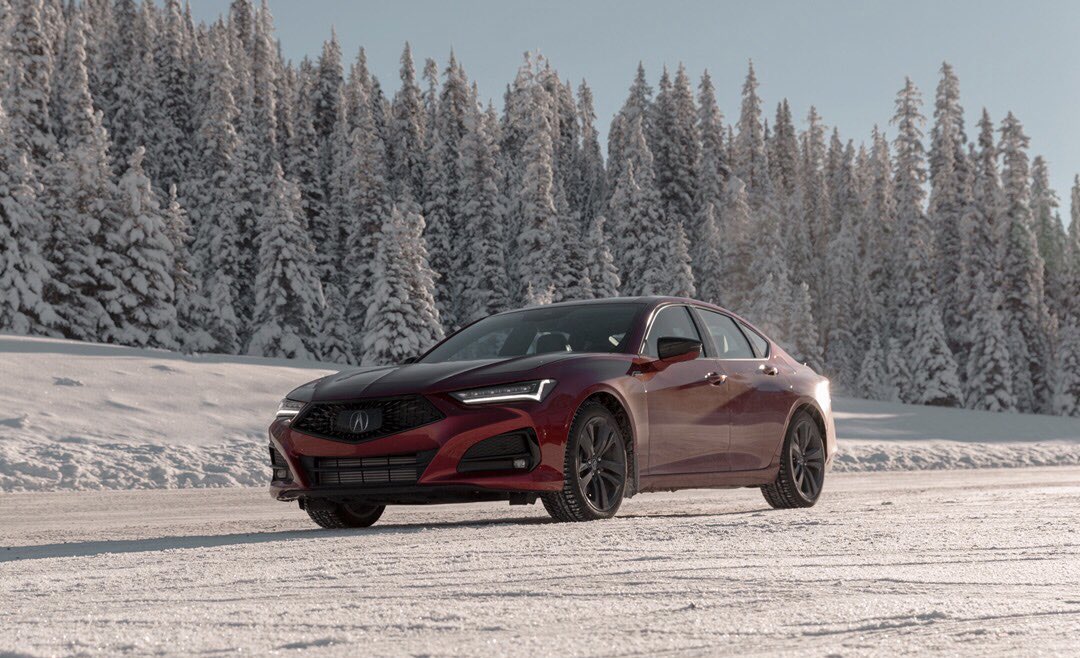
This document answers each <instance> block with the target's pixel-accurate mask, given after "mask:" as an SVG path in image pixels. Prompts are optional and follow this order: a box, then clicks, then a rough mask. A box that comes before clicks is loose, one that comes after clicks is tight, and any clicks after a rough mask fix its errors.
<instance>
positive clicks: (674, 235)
mask: <svg viewBox="0 0 1080 658" xmlns="http://www.w3.org/2000/svg"><path fill="white" fill-rule="evenodd" d="M668 231H669V233H670V239H669V241H668V245H669V246H668V249H669V253H670V256H669V259H670V260H669V261H668V263H669V264H668V268H669V271H670V272H671V283H670V284H669V287H668V290H669V292H668V293H667V294H669V295H674V296H676V297H693V296H694V294H695V292H696V291H697V289H696V287H695V286H694V271H693V269H692V268H691V267H690V245H689V244H688V243H687V240H686V231H684V230H683V227H682V224H679V223H678V222H674V221H669V222H668Z"/></svg>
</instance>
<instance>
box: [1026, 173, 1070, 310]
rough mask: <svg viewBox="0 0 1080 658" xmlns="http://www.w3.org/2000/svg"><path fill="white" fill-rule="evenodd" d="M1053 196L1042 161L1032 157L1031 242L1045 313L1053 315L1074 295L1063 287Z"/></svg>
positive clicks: (1060, 230) (1061, 235)
mask: <svg viewBox="0 0 1080 658" xmlns="http://www.w3.org/2000/svg"><path fill="white" fill-rule="evenodd" d="M1060 205H1061V204H1060V202H1059V201H1058V197H1057V193H1056V192H1055V191H1054V190H1052V189H1051V188H1050V174H1049V171H1048V169H1047V166H1046V160H1045V159H1044V158H1043V157H1042V156H1036V157H1035V158H1034V159H1033V160H1032V161H1031V211H1032V215H1033V219H1034V222H1035V224H1034V227H1035V238H1036V240H1037V242H1038V245H1039V255H1040V256H1041V257H1042V260H1043V289H1044V291H1045V295H1046V305H1047V310H1048V312H1049V313H1051V314H1054V313H1055V312H1056V310H1057V309H1059V308H1061V306H1062V305H1063V304H1065V303H1066V300H1067V299H1068V298H1069V297H1072V296H1074V295H1076V294H1077V292H1076V291H1075V290H1073V291H1070V290H1068V288H1067V284H1066V278H1067V276H1068V275H1067V273H1066V269H1067V266H1066V262H1065V242H1066V236H1065V225H1064V224H1062V222H1061V216H1060V215H1059V214H1058V208H1059V206H1060Z"/></svg>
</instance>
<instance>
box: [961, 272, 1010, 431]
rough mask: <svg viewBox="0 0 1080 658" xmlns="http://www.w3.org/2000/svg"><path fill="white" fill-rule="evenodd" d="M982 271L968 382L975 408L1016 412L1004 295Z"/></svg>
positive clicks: (970, 402)
mask: <svg viewBox="0 0 1080 658" xmlns="http://www.w3.org/2000/svg"><path fill="white" fill-rule="evenodd" d="M984 279H985V275H984V274H983V273H982V272H979V273H978V274H976V275H975V279H974V280H973V281H972V287H973V288H974V290H975V292H976V297H975V299H974V306H975V308H976V309H977V310H976V311H975V317H974V321H973V323H972V328H971V334H970V336H969V340H970V342H971V346H970V349H969V351H968V353H967V359H966V369H967V373H966V376H965V378H964V379H965V381H966V382H967V404H968V407H969V408H971V409H982V410H985V411H1013V410H1014V409H1015V400H1014V399H1013V395H1012V384H1013V374H1012V364H1011V362H1010V357H1009V347H1008V343H1007V338H1006V335H1005V327H1004V326H1003V324H1002V318H1001V308H1000V307H1001V295H1000V294H999V293H995V292H992V291H991V289H990V286H989V284H988V283H987V282H986V281H985V280H984Z"/></svg>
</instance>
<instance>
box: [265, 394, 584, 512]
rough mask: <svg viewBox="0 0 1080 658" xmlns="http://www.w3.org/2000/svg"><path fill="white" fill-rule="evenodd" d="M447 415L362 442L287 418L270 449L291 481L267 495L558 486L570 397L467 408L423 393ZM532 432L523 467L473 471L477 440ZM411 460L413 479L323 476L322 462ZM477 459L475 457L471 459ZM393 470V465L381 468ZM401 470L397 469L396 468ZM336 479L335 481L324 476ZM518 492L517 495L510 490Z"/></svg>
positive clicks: (466, 494) (418, 497)
mask: <svg viewBox="0 0 1080 658" xmlns="http://www.w3.org/2000/svg"><path fill="white" fill-rule="evenodd" d="M426 397H427V399H428V400H429V401H430V402H431V403H432V404H433V405H435V407H436V408H438V409H439V411H440V412H442V414H443V415H444V418H442V419H441V420H438V421H435V422H433V423H429V424H427V425H423V426H420V427H416V428H414V429H410V430H405V431H402V432H399V433H397V434H392V435H390V436H385V437H382V438H376V439H372V440H368V441H362V442H359V443H351V442H345V441H336V440H332V439H327V438H321V437H316V436H311V435H308V434H304V433H302V432H300V431H297V430H294V429H292V427H291V425H290V421H289V420H288V419H278V420H275V421H274V423H273V424H272V425H271V426H270V431H269V434H270V447H271V449H272V450H276V451H277V453H278V455H279V459H280V460H281V461H283V462H284V464H285V466H287V469H288V473H289V479H288V480H287V481H283V480H281V479H279V478H277V477H275V479H274V480H273V482H272V483H271V484H270V495H271V496H272V497H274V498H275V499H277V500H282V501H292V500H300V501H301V502H302V504H303V501H306V500H351V501H363V502H367V503H372V504H417V503H433V502H464V501H475V500H505V499H507V498H510V499H511V500H512V501H513V500H514V499H515V498H520V496H518V495H517V494H526V495H527V494H530V493H531V494H538V493H543V492H548V491H558V490H559V489H560V488H561V487H562V483H563V459H564V455H565V445H566V437H567V433H568V431H569V424H570V421H571V419H572V407H571V404H570V400H569V399H568V396H565V397H564V396H560V395H559V394H558V391H554V392H553V393H552V395H550V396H548V398H547V399H545V400H544V401H543V402H514V403H509V404H503V405H477V406H465V405H462V404H460V403H458V402H456V401H455V400H453V399H452V398H450V397H448V396H438V395H432V396H426ZM521 431H524V432H528V433H531V434H533V435H534V436H535V453H534V454H533V455H531V458H530V459H529V460H528V463H527V466H526V467H525V468H521V467H518V468H515V467H514V464H513V463H503V464H502V465H503V466H508V467H509V468H502V469H494V470H477V469H476V468H470V463H471V462H470V459H472V457H473V455H474V454H475V451H474V453H470V455H466V453H467V452H468V451H469V449H470V448H471V447H473V446H475V445H476V444H478V443H480V442H483V441H485V440H486V439H491V438H492V437H496V436H500V435H506V434H512V433H516V432H521ZM387 457H391V458H400V459H401V460H402V461H403V463H407V464H412V463H413V462H411V461H409V458H415V463H416V465H417V466H416V468H417V473H416V475H417V477H416V479H415V481H409V482H383V483H376V484H372V483H366V482H365V483H358V482H357V483H345V482H344V480H345V479H346V478H341V477H337V478H333V477H331V478H325V477H322V476H321V475H320V473H319V472H318V471H319V470H320V467H322V466H323V465H324V464H333V465H337V464H347V465H353V464H357V465H361V464H363V465H365V466H363V468H368V466H367V465H368V464H372V463H379V462H378V460H381V459H382V458H387ZM472 463H473V464H475V462H472ZM384 468H391V469H392V468H393V466H392V465H391V466H389V467H384ZM399 472H400V471H399ZM326 479H330V480H332V482H333V483H332V484H331V483H328V482H326V481H324V480H326ZM512 494H513V495H512Z"/></svg>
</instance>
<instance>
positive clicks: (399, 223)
mask: <svg viewBox="0 0 1080 658" xmlns="http://www.w3.org/2000/svg"><path fill="white" fill-rule="evenodd" d="M405 205H407V206H409V207H410V208H411V209H410V211H409V212H407V213H405V212H402V210H401V208H399V207H397V206H394V208H393V210H392V211H391V213H390V214H389V216H387V218H386V220H385V221H384V222H383V225H382V227H381V229H380V230H379V244H380V247H381V248H380V249H379V250H378V251H377V252H376V255H375V263H374V268H373V269H374V272H373V279H374V285H373V286H372V303H371V304H370V306H368V310H367V317H366V319H365V322H364V337H363V354H362V363H363V364H364V365H382V364H394V363H401V362H402V361H403V360H405V359H407V358H409V357H413V356H416V355H418V354H421V353H422V352H423V351H424V350H426V349H427V348H428V347H430V346H431V345H432V344H433V343H434V342H435V341H436V340H438V339H439V338H441V336H442V329H441V327H440V326H439V318H438V311H437V310H436V308H435V297H434V280H433V279H434V274H433V273H432V272H431V270H430V268H429V267H428V266H427V254H426V249H425V247H424V242H423V236H422V235H421V231H422V230H423V224H424V220H423V217H421V216H420V215H419V214H418V213H417V212H416V208H417V206H416V204H415V203H411V202H406V203H405Z"/></svg>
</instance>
